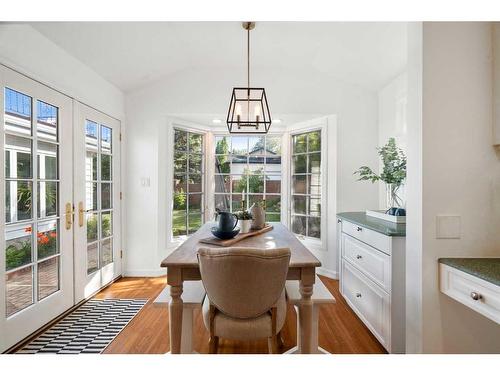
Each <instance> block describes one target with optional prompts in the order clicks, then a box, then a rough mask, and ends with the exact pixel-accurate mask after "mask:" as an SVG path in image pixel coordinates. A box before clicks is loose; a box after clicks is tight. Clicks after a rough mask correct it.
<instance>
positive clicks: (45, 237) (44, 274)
mask: <svg viewBox="0 0 500 375" xmlns="http://www.w3.org/2000/svg"><path fill="white" fill-rule="evenodd" d="M0 103H1V104H0V109H1V110H0V142H2V146H3V148H2V152H0V166H1V171H0V177H1V178H0V181H1V182H0V197H1V199H2V204H0V249H1V251H0V332H1V334H0V352H2V351H4V350H6V349H7V348H9V347H11V346H12V345H14V344H16V343H17V342H19V341H20V340H22V339H23V338H25V337H26V336H28V335H29V334H31V333H32V332H34V331H36V330H37V329H38V328H40V327H41V326H43V325H44V324H46V323H48V322H49V321H50V320H52V319H53V318H55V317H57V316H58V315H59V314H61V313H63V312H64V311H66V310H67V309H69V308H70V307H71V306H73V303H74V298H73V297H74V296H73V217H72V210H73V204H72V203H73V162H72V160H73V128H72V100H71V98H69V97H67V96H65V95H63V94H61V93H59V92H57V91H55V90H52V89H50V88H48V87H47V86H44V85H42V84H39V83H37V82H35V81H33V80H31V79H29V78H27V77H25V76H23V75H21V74H18V73H16V72H14V71H12V70H10V69H8V68H6V67H3V66H1V65H0Z"/></svg>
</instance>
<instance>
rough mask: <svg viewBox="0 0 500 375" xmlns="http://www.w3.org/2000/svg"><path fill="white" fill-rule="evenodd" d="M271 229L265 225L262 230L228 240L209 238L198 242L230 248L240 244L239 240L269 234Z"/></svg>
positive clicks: (238, 235) (271, 227)
mask: <svg viewBox="0 0 500 375" xmlns="http://www.w3.org/2000/svg"><path fill="white" fill-rule="evenodd" d="M271 229H273V226H272V225H270V224H266V226H265V227H264V228H262V229H255V230H251V231H250V232H248V233H240V234H237V235H236V236H235V237H234V238H230V239H229V240H221V239H220V238H217V237H210V238H203V239H201V240H200V241H199V242H201V243H206V244H209V245H215V246H224V247H227V246H232V245H234V244H235V243H237V242H240V241H241V240H244V239H245V238H248V237H253V236H257V235H259V234H262V233H266V232H269V231H270V230H271Z"/></svg>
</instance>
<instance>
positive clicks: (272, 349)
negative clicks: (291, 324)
mask: <svg viewBox="0 0 500 375" xmlns="http://www.w3.org/2000/svg"><path fill="white" fill-rule="evenodd" d="M277 315H278V309H277V308H276V307H273V308H271V337H269V338H268V341H267V346H268V350H269V353H270V354H278V335H277V332H276V325H277Z"/></svg>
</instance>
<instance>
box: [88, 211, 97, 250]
mask: <svg viewBox="0 0 500 375" xmlns="http://www.w3.org/2000/svg"><path fill="white" fill-rule="evenodd" d="M94 241H97V214H87V242H88V243H90V242H94Z"/></svg>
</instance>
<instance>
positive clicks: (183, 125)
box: [159, 120, 211, 249]
mask: <svg viewBox="0 0 500 375" xmlns="http://www.w3.org/2000/svg"><path fill="white" fill-rule="evenodd" d="M169 125H170V126H169V127H168V133H167V139H168V143H167V144H168V147H167V153H166V155H165V156H166V160H167V161H168V162H167V168H166V169H167V171H166V217H167V222H166V228H167V231H166V232H167V238H166V241H167V249H174V248H176V247H177V246H179V245H180V244H182V243H183V242H184V241H186V240H187V239H188V237H189V235H182V236H176V237H174V236H173V232H172V230H173V214H172V213H173V204H174V189H173V186H172V185H173V179H174V164H173V160H174V143H175V137H174V134H175V129H178V130H183V131H186V132H190V133H196V134H200V135H202V136H203V153H204V156H205V158H204V160H203V168H204V173H203V177H202V182H203V189H202V192H201V193H202V196H203V205H204V207H203V210H204V215H203V221H204V223H206V222H207V220H209V219H208V218H209V217H210V216H209V215H208V210H207V207H208V202H207V198H208V196H209V195H208V194H207V187H208V185H209V184H208V178H207V176H208V175H209V170H208V166H209V164H208V163H209V159H210V155H209V154H208V153H207V152H208V150H209V143H210V144H211V142H209V135H210V132H209V131H208V130H207V129H205V128H202V127H201V126H198V125H197V124H193V123H189V122H187V121H182V120H173V121H172V122H171V123H170V124H169ZM160 166H161V163H160ZM159 193H160V196H161V192H159ZM160 203H161V200H160Z"/></svg>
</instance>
